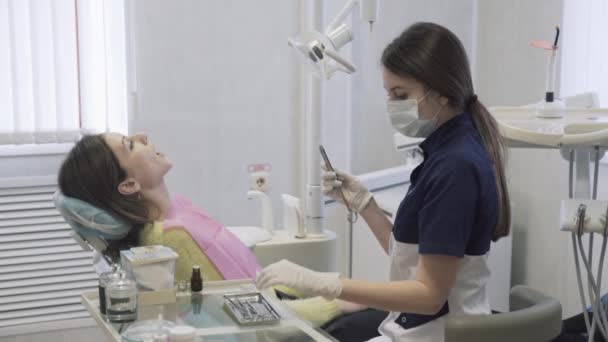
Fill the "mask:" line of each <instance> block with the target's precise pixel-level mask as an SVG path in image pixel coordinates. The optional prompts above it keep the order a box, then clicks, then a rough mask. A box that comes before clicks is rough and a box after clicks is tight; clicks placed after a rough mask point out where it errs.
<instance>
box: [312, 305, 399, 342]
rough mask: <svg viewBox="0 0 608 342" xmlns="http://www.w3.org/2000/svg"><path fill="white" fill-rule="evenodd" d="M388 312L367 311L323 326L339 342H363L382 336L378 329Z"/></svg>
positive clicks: (355, 313) (342, 317)
mask: <svg viewBox="0 0 608 342" xmlns="http://www.w3.org/2000/svg"><path fill="white" fill-rule="evenodd" d="M386 316H388V312H386V311H380V310H375V309H366V310H363V311H358V312H354V313H352V314H348V315H343V316H340V317H338V318H336V319H334V320H332V321H330V322H328V323H326V324H325V325H323V326H322V328H323V330H325V331H326V332H327V333H328V334H330V335H331V336H333V337H334V338H335V339H336V340H338V341H348V342H363V341H367V340H369V339H372V338H374V337H376V336H380V333H379V332H378V327H379V326H380V323H382V321H384V319H385V318H386Z"/></svg>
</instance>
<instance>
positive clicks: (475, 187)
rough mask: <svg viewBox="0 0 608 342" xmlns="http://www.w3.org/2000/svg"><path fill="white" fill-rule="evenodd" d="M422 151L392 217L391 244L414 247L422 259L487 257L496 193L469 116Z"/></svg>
mask: <svg viewBox="0 0 608 342" xmlns="http://www.w3.org/2000/svg"><path fill="white" fill-rule="evenodd" d="M420 147H421V148H422V150H423V152H424V161H423V162H422V163H421V164H420V165H419V166H418V167H416V169H414V171H413V172H412V174H411V176H410V182H411V183H410V188H409V190H408V193H407V195H406V196H405V198H404V199H403V201H402V202H401V204H400V206H399V210H398V211H397V215H396V217H395V223H394V226H393V234H394V237H395V239H396V240H397V241H399V242H403V243H409V244H418V251H419V253H420V254H442V255H451V256H456V257H463V256H464V255H483V254H486V253H487V252H488V251H489V249H490V242H491V239H492V232H493V230H494V228H495V226H496V223H497V218H498V193H497V189H496V180H495V177H494V171H493V166H492V161H491V159H490V157H489V156H488V153H487V151H486V149H485V147H484V145H483V142H482V140H481V136H480V135H479V133H478V131H477V129H476V128H475V126H474V124H473V121H472V118H471V114H470V113H467V112H465V113H462V114H460V115H457V116H455V117H454V118H452V119H450V120H449V121H447V122H445V123H444V124H443V125H441V126H440V127H438V128H437V129H436V130H435V131H434V132H433V133H432V134H431V135H430V136H429V137H428V138H427V139H426V140H424V142H422V143H421V144H420Z"/></svg>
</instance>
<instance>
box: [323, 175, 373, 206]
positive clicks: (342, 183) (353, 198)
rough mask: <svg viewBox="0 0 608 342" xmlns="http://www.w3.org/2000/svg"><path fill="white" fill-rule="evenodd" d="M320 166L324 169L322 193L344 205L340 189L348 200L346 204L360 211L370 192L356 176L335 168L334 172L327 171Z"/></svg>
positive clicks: (369, 198) (368, 198) (365, 204)
mask: <svg viewBox="0 0 608 342" xmlns="http://www.w3.org/2000/svg"><path fill="white" fill-rule="evenodd" d="M321 167H322V168H323V171H324V172H323V193H324V194H325V195H326V196H329V197H331V198H333V199H335V200H336V201H338V202H340V203H342V204H345V205H346V203H344V201H343V200H342V196H341V195H340V191H343V192H344V198H345V199H346V201H347V202H348V204H347V205H348V206H349V207H350V208H351V209H352V210H354V211H356V212H357V213H361V211H363V209H365V207H366V206H367V205H368V204H369V201H370V200H371V199H372V193H371V192H369V190H367V188H366V187H365V186H363V184H361V182H360V181H359V180H358V179H357V177H355V176H352V175H349V174H348V173H346V172H342V171H340V170H338V169H336V170H335V172H333V171H327V168H326V167H325V165H322V166H321Z"/></svg>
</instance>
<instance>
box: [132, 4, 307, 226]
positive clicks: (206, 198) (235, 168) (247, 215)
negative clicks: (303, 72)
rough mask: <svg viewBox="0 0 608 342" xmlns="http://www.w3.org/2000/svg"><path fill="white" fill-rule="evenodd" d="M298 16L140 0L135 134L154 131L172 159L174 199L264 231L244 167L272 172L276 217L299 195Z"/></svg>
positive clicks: (280, 8) (261, 8) (268, 9)
mask: <svg viewBox="0 0 608 342" xmlns="http://www.w3.org/2000/svg"><path fill="white" fill-rule="evenodd" d="M298 8H299V6H298V3H297V2H295V1H280V0H275V1H266V2H244V1H195V0H180V1H170V2H168V1H160V0H152V1H150V0H135V1H134V6H133V8H132V11H131V12H132V15H131V19H132V20H134V25H133V27H134V28H135V32H134V33H135V37H134V38H135V39H134V42H135V46H136V48H135V55H136V57H135V58H136V61H135V66H136V69H137V76H136V78H137V93H138V111H137V113H136V115H135V116H134V118H133V127H132V131H133V132H135V131H146V132H148V133H149V134H150V136H151V139H152V142H153V143H155V144H156V145H157V148H158V149H159V150H160V151H164V152H165V153H166V154H167V155H168V156H169V158H170V159H171V160H172V161H173V164H174V169H173V170H172V172H171V173H170V174H169V176H168V184H169V187H170V189H171V191H172V192H179V193H182V194H184V195H185V196H186V197H188V198H191V199H192V200H193V201H194V203H195V204H197V205H198V206H200V207H201V208H204V210H206V211H207V212H209V213H210V214H211V215H212V216H213V217H215V218H217V219H218V220H220V221H221V222H223V223H225V224H228V225H253V224H260V220H261V219H260V218H261V213H260V204H259V203H255V202H253V201H248V200H247V199H246V196H245V194H246V192H247V190H248V184H249V183H248V182H249V178H248V174H247V165H248V164H252V163H261V162H268V163H270V164H271V167H272V175H271V182H272V190H271V195H272V196H273V198H274V204H275V210H277V211H278V210H279V209H280V207H279V202H278V198H279V197H278V196H279V195H280V193H283V192H287V193H295V192H296V184H295V183H294V180H295V179H296V178H295V177H296V176H297V169H298V167H299V165H298V162H299V160H298V155H299V151H298V144H297V139H294V137H297V136H298V134H299V133H298V129H299V127H298V125H297V123H298V121H297V115H298V113H297V110H298V109H299V108H298V106H297V104H298V102H297V101H298V95H299V88H298V83H297V78H296V76H297V72H296V71H297V70H296V68H295V67H294V60H292V59H291V58H286V56H287V52H288V48H287V44H286V39H287V37H288V36H290V35H293V34H295V33H296V32H297V30H298ZM275 216H276V215H275Z"/></svg>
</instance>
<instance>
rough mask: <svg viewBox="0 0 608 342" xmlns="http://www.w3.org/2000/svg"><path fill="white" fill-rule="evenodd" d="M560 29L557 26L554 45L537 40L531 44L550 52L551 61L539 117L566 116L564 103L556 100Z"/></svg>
mask: <svg viewBox="0 0 608 342" xmlns="http://www.w3.org/2000/svg"><path fill="white" fill-rule="evenodd" d="M559 35H560V29H559V26H555V38H554V40H553V44H551V43H549V42H546V41H539V40H535V41H532V42H531V43H530V45H532V46H533V47H535V48H539V49H543V50H547V51H549V52H550V53H549V60H548V63H547V81H546V91H545V100H544V102H542V103H540V104H539V106H538V114H537V115H538V116H539V117H545V118H559V117H562V116H563V115H564V113H563V110H564V108H565V105H564V102H563V101H561V100H559V99H557V98H555V75H556V65H557V63H556V59H557V50H558V46H557V43H558V41H559Z"/></svg>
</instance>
